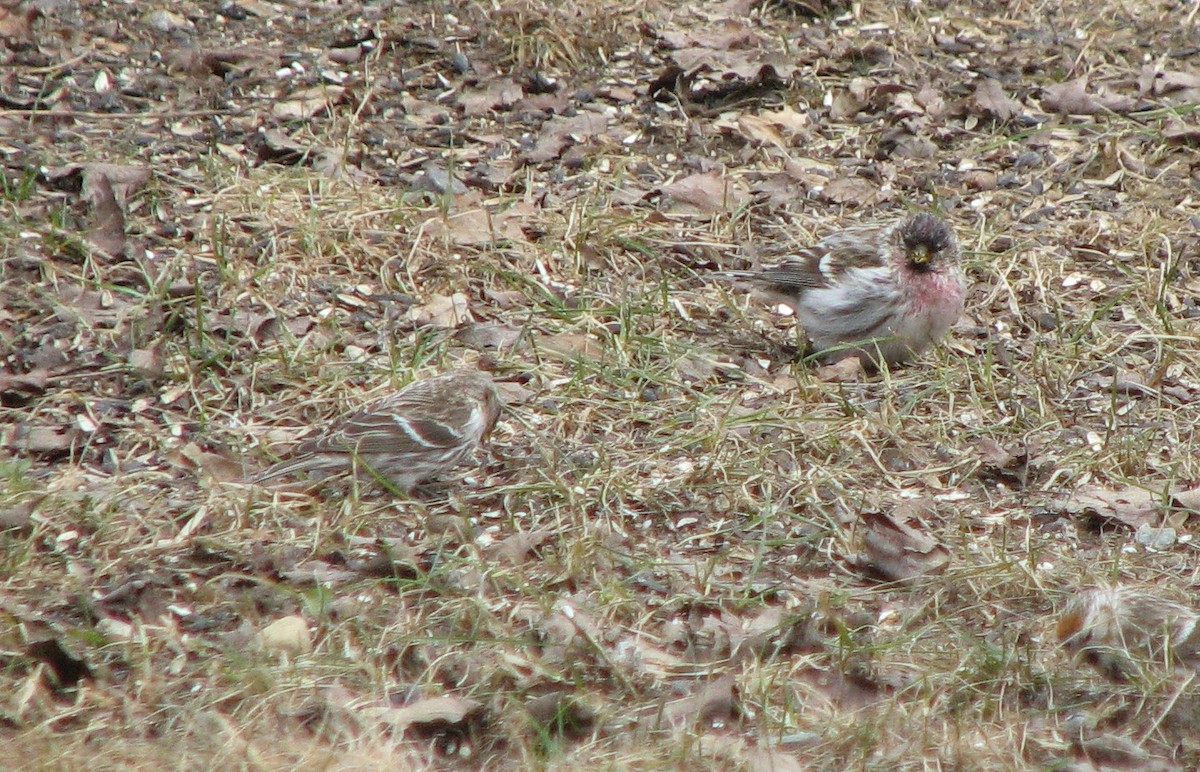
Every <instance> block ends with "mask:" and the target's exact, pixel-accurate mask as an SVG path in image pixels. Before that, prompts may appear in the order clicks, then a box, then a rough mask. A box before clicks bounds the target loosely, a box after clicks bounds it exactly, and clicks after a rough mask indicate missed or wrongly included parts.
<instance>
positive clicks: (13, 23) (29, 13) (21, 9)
mask: <svg viewBox="0 0 1200 772" xmlns="http://www.w3.org/2000/svg"><path fill="white" fill-rule="evenodd" d="M41 15H42V12H41V11H40V10H39V9H38V6H37V3H32V2H30V3H23V2H18V3H16V4H13V3H4V4H3V5H0V41H3V42H4V44H5V45H6V47H8V48H14V47H16V46H18V45H26V44H28V43H29V42H31V41H32V40H33V22H34V20H35V19H37V17H39V16H41Z"/></svg>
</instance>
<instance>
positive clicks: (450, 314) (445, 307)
mask: <svg viewBox="0 0 1200 772" xmlns="http://www.w3.org/2000/svg"><path fill="white" fill-rule="evenodd" d="M408 318H409V319H411V320H412V321H413V322H415V323H416V324H418V325H421V326H430V327H438V328H441V329H454V328H455V327H458V326H459V325H461V324H464V323H467V322H470V321H471V320H472V315H471V306H470V301H468V300H467V296H466V295H465V294H463V293H461V292H455V293H454V294H453V295H434V296H433V297H431V298H429V300H428V301H427V302H426V303H425V304H424V305H419V306H413V307H412V308H410V309H409V310H408Z"/></svg>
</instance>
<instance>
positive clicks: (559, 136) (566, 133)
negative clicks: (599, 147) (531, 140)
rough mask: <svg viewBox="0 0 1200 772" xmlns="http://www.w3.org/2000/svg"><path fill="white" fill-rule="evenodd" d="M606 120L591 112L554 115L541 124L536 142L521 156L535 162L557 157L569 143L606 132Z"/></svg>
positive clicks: (602, 116)
mask: <svg viewBox="0 0 1200 772" xmlns="http://www.w3.org/2000/svg"><path fill="white" fill-rule="evenodd" d="M608 121H609V119H608V116H606V115H600V114H598V113H593V112H581V113H579V114H578V115H574V116H570V117H567V116H561V115H556V116H555V117H554V118H552V119H551V120H549V121H547V122H546V123H545V124H544V125H543V127H542V131H541V133H540V134H539V135H538V139H537V142H536V144H535V145H534V146H533V148H532V149H531V150H529V151H527V152H526V153H524V154H523V157H524V158H525V160H526V161H528V162H529V163H535V164H538V163H545V162H546V161H550V160H553V159H555V158H558V157H559V156H560V155H562V153H563V151H564V150H566V149H567V148H568V147H570V146H571V145H576V144H581V143H585V142H587V141H588V140H590V139H591V138H592V137H595V136H598V135H602V134H604V133H605V132H607V131H608Z"/></svg>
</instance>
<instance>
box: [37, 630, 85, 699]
mask: <svg viewBox="0 0 1200 772" xmlns="http://www.w3.org/2000/svg"><path fill="white" fill-rule="evenodd" d="M25 655H26V656H29V657H32V658H33V659H36V660H39V661H41V662H44V663H45V664H46V665H47V666H48V667H49V668H50V671H51V672H52V673H53V675H54V688H56V689H64V688H69V687H72V686H75V685H76V684H78V683H79V682H80V681H81V680H83V679H84V678H91V677H92V669H91V668H90V667H88V664H87V662H85V661H84V660H82V659H80V658H79V657H76V656H75V655H74V654H72V653H71V652H70V651H68V650H67V649H66V648H65V647H64V646H63V645H62V643H60V642H59V640H58V639H57V638H48V639H44V640H39V641H33V642H31V643H29V644H28V645H26V646H25Z"/></svg>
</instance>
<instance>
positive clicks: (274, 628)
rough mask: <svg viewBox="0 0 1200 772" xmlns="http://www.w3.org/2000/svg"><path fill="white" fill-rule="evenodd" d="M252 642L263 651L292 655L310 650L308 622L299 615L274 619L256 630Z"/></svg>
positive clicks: (310, 635) (310, 638) (310, 634)
mask: <svg viewBox="0 0 1200 772" xmlns="http://www.w3.org/2000/svg"><path fill="white" fill-rule="evenodd" d="M254 642H255V645H257V646H258V647H259V648H261V649H263V650H264V651H276V652H280V653H282V654H291V655H293V656H295V655H298V654H307V653H308V652H310V651H312V633H310V632H309V630H308V622H307V621H305V619H304V617H300V616H288V617H283V618H282V619H276V620H275V621H274V622H272V623H271V624H269V625H267V626H266V627H264V628H263V629H262V630H260V631H259V632H258V635H256V636H255V638H254Z"/></svg>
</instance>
